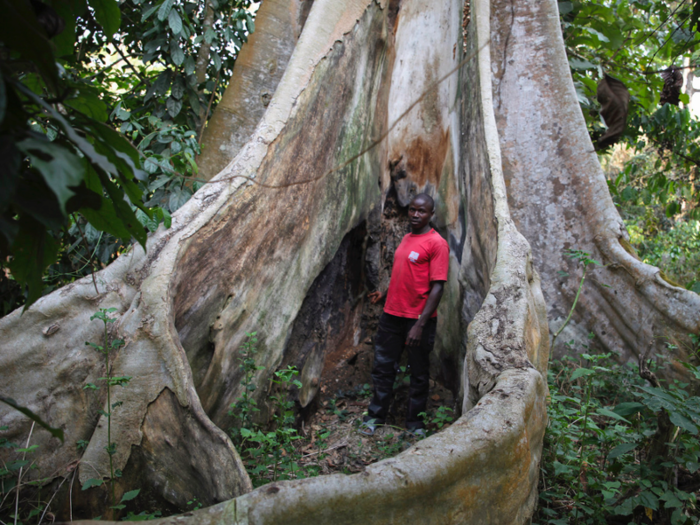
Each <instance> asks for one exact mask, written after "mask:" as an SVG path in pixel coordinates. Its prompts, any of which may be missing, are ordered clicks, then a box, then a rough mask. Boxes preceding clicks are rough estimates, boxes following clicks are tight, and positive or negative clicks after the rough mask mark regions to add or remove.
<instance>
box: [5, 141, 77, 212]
mask: <svg viewBox="0 0 700 525" xmlns="http://www.w3.org/2000/svg"><path fill="white" fill-rule="evenodd" d="M17 147H18V148H19V149H20V150H21V151H23V152H24V153H25V154H26V155H27V156H28V157H29V160H30V162H31V163H32V166H33V167H35V168H36V169H37V170H39V172H40V173H41V175H42V176H43V177H44V180H45V181H46V184H48V186H49V188H51V190H53V192H54V193H55V194H56V197H57V198H58V202H59V205H60V206H61V211H63V212H64V213H65V211H66V201H67V200H68V199H70V198H71V197H72V196H73V195H74V192H73V190H71V189H70V187H71V186H77V185H79V184H80V182H81V181H82V180H83V175H84V170H83V164H82V163H81V162H80V159H79V158H78V157H77V156H76V155H74V154H73V153H72V152H71V151H70V150H68V149H67V148H66V147H65V146H63V147H62V146H60V145H58V144H55V143H53V142H50V141H48V140H46V139H38V138H27V139H24V140H23V141H22V142H19V143H18V144H17Z"/></svg>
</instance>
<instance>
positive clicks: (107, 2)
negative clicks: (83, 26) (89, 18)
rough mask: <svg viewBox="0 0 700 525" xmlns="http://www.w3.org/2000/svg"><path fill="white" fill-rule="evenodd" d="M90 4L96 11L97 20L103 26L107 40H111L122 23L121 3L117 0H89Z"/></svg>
mask: <svg viewBox="0 0 700 525" xmlns="http://www.w3.org/2000/svg"><path fill="white" fill-rule="evenodd" d="M88 3H89V4H90V7H92V8H93V9H94V10H95V18H96V19H97V23H98V24H100V25H101V26H102V29H103V30H104V32H105V36H106V37H107V40H111V39H112V35H114V33H116V32H117V30H118V29H119V26H120V25H121V22H122V14H121V11H120V10H119V3H118V2H117V0H88Z"/></svg>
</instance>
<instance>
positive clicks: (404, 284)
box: [384, 230, 450, 319]
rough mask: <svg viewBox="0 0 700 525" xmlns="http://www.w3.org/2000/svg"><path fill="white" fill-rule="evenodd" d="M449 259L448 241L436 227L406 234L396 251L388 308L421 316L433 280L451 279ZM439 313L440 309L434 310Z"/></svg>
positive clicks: (412, 317)
mask: <svg viewBox="0 0 700 525" xmlns="http://www.w3.org/2000/svg"><path fill="white" fill-rule="evenodd" d="M449 262H450V249H449V247H448V246H447V241H445V239H443V238H442V237H440V234H439V233H437V232H436V231H435V230H430V231H429V232H428V233H424V234H422V235H414V234H413V233H409V234H408V235H405V236H404V238H403V239H402V240H401V244H399V247H398V248H397V249H396V253H395V254H394V266H393V268H392V269H391V281H389V292H388V293H387V297H386V304H385V306H384V311H385V312H386V313H388V314H391V315H396V316H398V317H407V318H409V319H418V317H419V316H420V314H422V313H423V308H425V303H426V301H427V300H428V295H429V294H430V283H431V282H432V281H446V280H447V268H448V266H449ZM436 316H437V311H436V312H435V313H434V314H433V317H436Z"/></svg>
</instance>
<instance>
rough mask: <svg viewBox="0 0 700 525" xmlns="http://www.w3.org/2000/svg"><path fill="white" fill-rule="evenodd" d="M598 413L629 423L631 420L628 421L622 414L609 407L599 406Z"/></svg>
mask: <svg viewBox="0 0 700 525" xmlns="http://www.w3.org/2000/svg"><path fill="white" fill-rule="evenodd" d="M596 414H600V415H601V416H607V417H611V418H613V419H617V420H618V421H623V422H625V423H629V421H627V420H626V419H625V418H624V417H622V416H621V415H620V414H616V413H615V412H613V411H612V410H608V409H607V408H599V409H598V410H596Z"/></svg>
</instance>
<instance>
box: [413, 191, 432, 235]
mask: <svg viewBox="0 0 700 525" xmlns="http://www.w3.org/2000/svg"><path fill="white" fill-rule="evenodd" d="M432 216H433V207H432V206H431V205H430V204H429V203H427V202H426V201H424V200H423V199H420V198H417V199H413V200H412V201H411V204H409V205H408V218H409V220H410V221H411V228H412V229H413V230H414V231H419V230H423V229H425V228H426V227H427V226H428V223H429V222H430V219H431V217H432Z"/></svg>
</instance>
